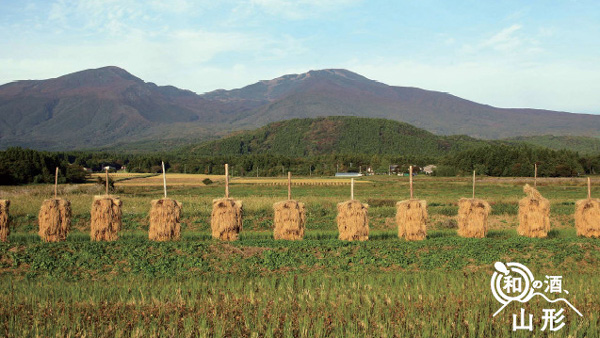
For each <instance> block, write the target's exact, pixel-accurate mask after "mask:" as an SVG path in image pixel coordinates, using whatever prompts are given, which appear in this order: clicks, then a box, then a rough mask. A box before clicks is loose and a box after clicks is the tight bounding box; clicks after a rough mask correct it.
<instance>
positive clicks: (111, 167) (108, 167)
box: [102, 165, 117, 171]
mask: <svg viewBox="0 0 600 338" xmlns="http://www.w3.org/2000/svg"><path fill="white" fill-rule="evenodd" d="M102 170H108V171H111V170H117V168H115V167H113V166H112V165H107V166H105V167H104V168H102Z"/></svg>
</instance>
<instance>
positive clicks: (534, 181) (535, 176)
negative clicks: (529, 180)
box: [533, 163, 537, 187]
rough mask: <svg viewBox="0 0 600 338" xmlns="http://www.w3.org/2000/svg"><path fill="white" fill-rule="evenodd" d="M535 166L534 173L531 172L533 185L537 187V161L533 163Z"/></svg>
mask: <svg viewBox="0 0 600 338" xmlns="http://www.w3.org/2000/svg"><path fill="white" fill-rule="evenodd" d="M534 166H535V173H534V174H533V175H534V176H533V186H534V187H537V163H535V164H534Z"/></svg>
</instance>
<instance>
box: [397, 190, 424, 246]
mask: <svg viewBox="0 0 600 338" xmlns="http://www.w3.org/2000/svg"><path fill="white" fill-rule="evenodd" d="M396 223H397V224H398V237H400V238H405V239H406V240H409V241H420V240H423V239H425V237H427V202H426V201H424V200H416V199H411V200H407V201H402V202H398V203H396Z"/></svg>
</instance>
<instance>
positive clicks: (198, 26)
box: [0, 0, 600, 114]
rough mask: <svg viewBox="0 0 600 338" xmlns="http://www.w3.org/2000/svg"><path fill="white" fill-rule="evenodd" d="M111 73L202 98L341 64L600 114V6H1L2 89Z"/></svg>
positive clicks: (391, 78) (480, 95)
mask: <svg viewBox="0 0 600 338" xmlns="http://www.w3.org/2000/svg"><path fill="white" fill-rule="evenodd" d="M109 65H111V66H118V67H121V68H124V69H126V70H127V71H129V72H130V73H132V74H133V75H135V76H137V77H139V78H141V79H143V80H144V81H148V82H154V83H156V84H158V85H174V86H176V87H179V88H182V89H189V90H192V91H194V92H196V93H198V94H201V93H204V92H208V91H212V90H215V89H221V88H222V89H233V88H239V87H243V86H246V85H249V84H252V83H255V82H257V81H260V80H268V79H272V78H276V77H279V76H281V75H284V74H292V73H304V72H307V71H309V70H316V69H326V68H344V69H348V70H350V71H353V72H356V73H359V74H361V75H363V76H366V77H368V78H370V79H373V80H377V81H379V82H382V83H386V84H389V85H394V86H407V87H419V88H423V89H429V90H436V91H442V92H448V93H450V94H453V95H456V96H459V97H462V98H465V99H468V100H472V101H476V102H479V103H484V104H489V105H493V106H497V107H529V108H544V109H552V110H562V111H569V112H577V113H593V114H600V2H598V1H577V0H570V1H556V0H543V1H542V0H539V1H537V0H530V1H510V0H496V1H475V0H473V1H460V0H457V1H447V0H442V1H430V0H396V1H392V0H390V1H379V0H372V1H360V0H299V1H287V0H220V1H214V0H210V1H205V0H199V1H191V0H171V1H167V0H164V1H158V0H146V1H135V0H81V1H71V0H43V1H28V0H20V1H14V0H0V84H3V83H8V82H11V81H15V80H26V79H46V78H52V77H58V76H61V75H64V74H67V73H72V72H76V71H80V70H84V69H89V68H98V67H103V66H109Z"/></svg>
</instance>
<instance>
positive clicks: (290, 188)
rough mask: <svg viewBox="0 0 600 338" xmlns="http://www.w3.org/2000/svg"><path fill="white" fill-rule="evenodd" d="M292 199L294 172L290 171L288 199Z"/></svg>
mask: <svg viewBox="0 0 600 338" xmlns="http://www.w3.org/2000/svg"><path fill="white" fill-rule="evenodd" d="M291 199H292V172H291V171H288V201H289V200H291Z"/></svg>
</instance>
